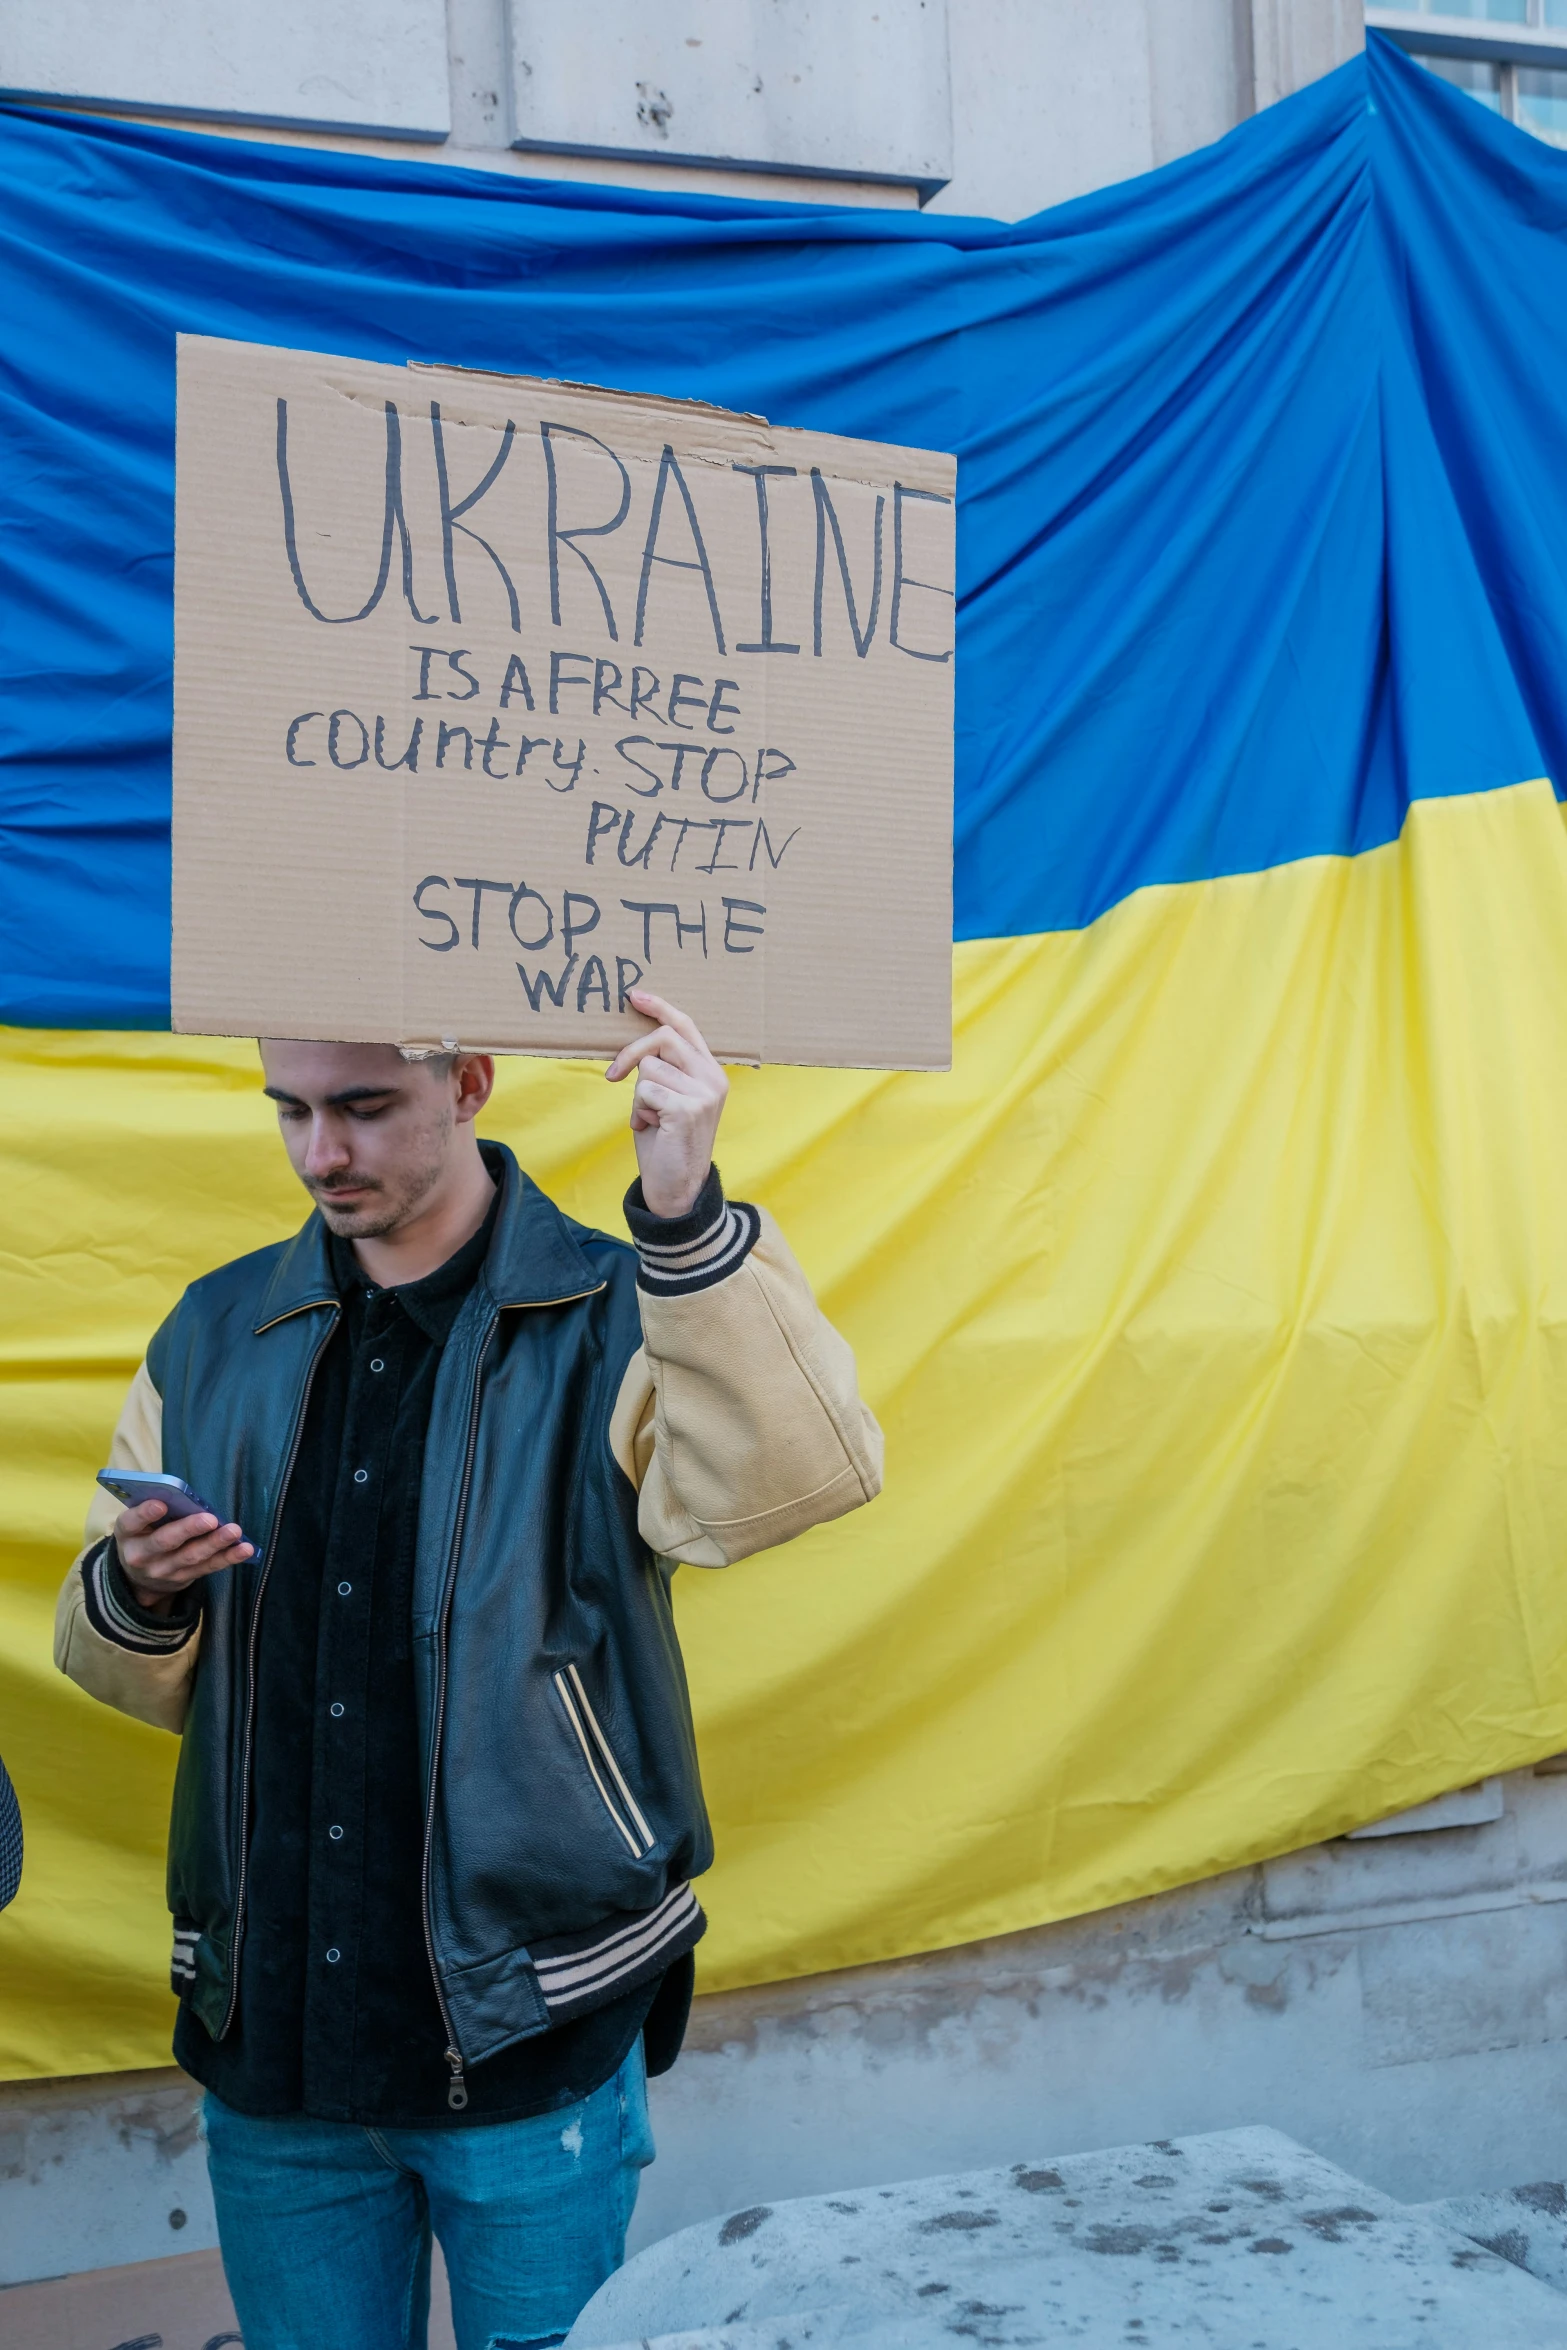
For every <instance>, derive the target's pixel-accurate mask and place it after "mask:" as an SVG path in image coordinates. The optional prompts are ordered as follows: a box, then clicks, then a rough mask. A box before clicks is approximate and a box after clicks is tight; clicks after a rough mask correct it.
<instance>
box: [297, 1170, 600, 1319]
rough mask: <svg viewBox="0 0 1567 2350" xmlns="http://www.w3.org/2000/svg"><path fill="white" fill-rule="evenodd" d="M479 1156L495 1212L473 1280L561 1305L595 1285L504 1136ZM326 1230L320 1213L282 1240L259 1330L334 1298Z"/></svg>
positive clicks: (503, 1300) (499, 1295)
mask: <svg viewBox="0 0 1567 2350" xmlns="http://www.w3.org/2000/svg"><path fill="white" fill-rule="evenodd" d="M479 1148H480V1150H481V1151H482V1152H483V1154H484V1163H485V1165H486V1166H487V1167H488V1168H489V1170H490V1173H491V1174H492V1175H493V1176H495V1177H496V1178H497V1181H498V1184H499V1188H500V1195H501V1204H500V1213H499V1215H498V1216H497V1217H496V1219H495V1233H494V1237H493V1239H492V1240H491V1242H490V1253H489V1255H488V1257H487V1258H486V1260H485V1265H484V1270H483V1272H482V1273H481V1274H480V1276H479V1278H480V1281H481V1282H482V1283H483V1284H484V1286H485V1287H486V1288H487V1289H488V1290H489V1291H490V1294H491V1295H492V1297H493V1298H494V1300H495V1303H496V1304H497V1305H498V1306H502V1307H504V1306H549V1305H563V1304H565V1303H566V1302H567V1301H568V1300H569V1299H571V1298H577V1297H585V1296H587V1295H588V1294H589V1293H590V1292H591V1291H593V1290H598V1289H602V1288H603V1286H604V1280H603V1276H602V1275H601V1274H600V1273H598V1272H597V1271H596V1270H595V1268H594V1266H593V1265H592V1263H591V1262H590V1260H589V1259H588V1257H587V1256H586V1255H585V1254H584V1252H583V1250H582V1249H581V1247H580V1246H579V1245H578V1242H577V1240H576V1238H575V1237H574V1235H573V1232H572V1227H571V1225H570V1224H569V1223H568V1221H567V1219H566V1218H565V1217H564V1216H563V1215H562V1214H561V1212H560V1210H559V1208H557V1207H556V1205H555V1203H554V1201H553V1200H551V1199H546V1197H545V1195H544V1193H543V1192H542V1191H540V1189H539V1187H538V1185H537V1184H536V1183H535V1182H533V1181H532V1179H531V1178H530V1177H529V1176H527V1175H524V1173H523V1171H522V1169H521V1168H520V1167H519V1166H518V1164H517V1162H516V1160H515V1159H514V1158H513V1156H512V1154H511V1152H510V1151H509V1150H508V1149H507V1148H506V1145H505V1144H504V1143H503V1142H481V1143H480V1145H479ZM337 1303H338V1293H337V1283H336V1282H335V1281H334V1279H333V1278H332V1263H331V1256H330V1253H329V1251H328V1247H327V1230H326V1226H325V1225H324V1224H323V1223H322V1221H321V1217H320V1213H319V1211H317V1210H312V1212H311V1215H310V1217H309V1220H308V1221H307V1222H306V1223H305V1224H304V1225H303V1226H302V1228H301V1229H300V1230H299V1231H298V1232H296V1233H295V1235H294V1237H293V1239H292V1240H291V1241H289V1242H288V1243H287V1245H286V1246H285V1248H284V1249H283V1252H282V1254H281V1255H280V1256H279V1258H278V1260H277V1263H276V1265H275V1266H274V1267H273V1269H272V1276H271V1279H270V1280H269V1281H268V1283H267V1286H266V1290H265V1293H264V1295H263V1297H262V1301H261V1311H260V1312H259V1313H258V1314H257V1316H256V1322H255V1328H256V1333H257V1335H258V1336H259V1334H260V1333H261V1332H262V1331H263V1330H268V1329H270V1328H271V1326H272V1325H273V1323H274V1322H282V1321H285V1320H287V1318H288V1316H289V1315H290V1314H299V1313H304V1312H305V1311H306V1310H307V1309H308V1308H310V1307H313V1306H335V1305H336V1304H337Z"/></svg>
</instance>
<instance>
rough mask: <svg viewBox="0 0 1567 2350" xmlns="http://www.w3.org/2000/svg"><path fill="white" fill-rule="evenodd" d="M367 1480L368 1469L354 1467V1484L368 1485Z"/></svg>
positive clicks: (368, 1477)
mask: <svg viewBox="0 0 1567 2350" xmlns="http://www.w3.org/2000/svg"><path fill="white" fill-rule="evenodd" d="M369 1482H370V1472H369V1470H368V1469H356V1470H355V1471H354V1483H355V1484H356V1485H368V1484H369Z"/></svg>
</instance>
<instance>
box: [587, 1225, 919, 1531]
mask: <svg viewBox="0 0 1567 2350" xmlns="http://www.w3.org/2000/svg"><path fill="white" fill-rule="evenodd" d="M728 1213H729V1215H730V1216H731V1217H732V1218H737V1219H738V1218H742V1217H743V1218H746V1219H754V1225H753V1229H754V1230H755V1232H756V1239H755V1242H754V1245H753V1246H752V1247H751V1249H750V1250H749V1253H748V1254H746V1256H745V1257H744V1258H743V1261H742V1262H741V1263H740V1264H739V1265H738V1267H737V1269H736V1270H734V1271H733V1272H730V1273H728V1274H726V1275H725V1276H724V1278H722V1279H721V1280H717V1281H712V1282H710V1283H708V1284H707V1285H706V1286H704V1287H700V1288H689V1289H685V1290H672V1291H671V1293H669V1294H664V1295H660V1294H658V1293H657V1292H651V1291H649V1290H648V1289H647V1288H643V1290H642V1291H641V1293H640V1296H641V1305H642V1346H641V1348H640V1349H639V1351H638V1352H637V1353H636V1354H635V1355H634V1356H633V1357H632V1359H631V1363H630V1366H629V1368H628V1369H627V1372H626V1376H625V1380H624V1382H623V1384H622V1386H621V1390H620V1396H619V1400H618V1402H617V1404H616V1407H615V1415H614V1419H613V1421H612V1423H611V1427H610V1444H611V1447H612V1449H613V1451H614V1454H615V1457H616V1459H617V1460H618V1461H619V1463H620V1465H621V1467H622V1468H623V1469H624V1470H625V1472H626V1474H627V1476H628V1477H629V1478H630V1479H631V1481H632V1483H633V1484H634V1485H635V1486H636V1488H637V1492H638V1496H639V1499H638V1508H637V1523H638V1526H639V1527H640V1529H641V1533H642V1539H643V1540H644V1542H646V1543H647V1544H648V1546H649V1548H650V1549H652V1550H656V1551H659V1552H661V1553H662V1554H663V1556H664V1557H666V1558H673V1559H682V1560H684V1561H685V1562H686V1564H687V1565H688V1566H693V1567H727V1566H732V1565H733V1564H734V1562H735V1561H736V1560H737V1559H743V1558H749V1557H750V1555H751V1553H752V1552H753V1551H758V1550H770V1549H772V1548H773V1546H774V1545H775V1544H777V1543H780V1542H789V1541H791V1540H792V1539H793V1537H794V1536H795V1535H796V1534H803V1533H804V1532H805V1531H806V1529H807V1528H808V1527H811V1526H821V1525H825V1524H826V1522H827V1521H828V1519H830V1518H841V1517H843V1516H844V1515H845V1513H846V1512H847V1511H849V1510H854V1509H858V1508H859V1507H860V1505H861V1503H862V1502H867V1501H873V1500H874V1499H875V1497H876V1495H877V1494H878V1493H879V1492H880V1491H881V1470H882V1437H881V1430H880V1429H879V1428H878V1427H877V1425H876V1422H875V1420H874V1419H873V1418H872V1417H871V1414H870V1412H869V1411H868V1410H867V1409H866V1407H865V1405H864V1404H863V1403H862V1402H861V1401H860V1393H859V1387H858V1384H857V1382H856V1379H855V1371H854V1356H853V1354H852V1353H851V1351H850V1349H849V1347H848V1344H847V1343H846V1341H845V1340H844V1339H842V1338H840V1337H839V1335H838V1333H837V1331H836V1330H835V1329H834V1328H833V1326H832V1324H831V1323H830V1322H829V1321H828V1320H827V1318H826V1316H825V1315H824V1314H823V1312H822V1310H821V1308H820V1306H819V1305H818V1304H817V1302H816V1300H815V1298H814V1297H813V1296H812V1294H811V1289H810V1284H809V1283H808V1282H807V1280H806V1278H805V1275H804V1274H803V1273H802V1272H801V1270H800V1268H799V1266H798V1264H797V1263H796V1262H795V1259H794V1257H793V1255H792V1254H791V1252H790V1249H789V1247H788V1244H787V1242H786V1241H785V1240H784V1237H783V1235H782V1233H781V1232H780V1231H779V1230H778V1227H777V1225H776V1224H774V1222H773V1220H772V1218H771V1217H770V1216H768V1215H767V1214H766V1213H765V1212H764V1211H761V1210H758V1209H755V1208H730V1209H729V1211H728ZM642 1253H643V1262H644V1264H646V1263H647V1261H648V1259H649V1258H650V1257H655V1256H656V1255H657V1253H658V1252H656V1251H655V1250H652V1249H647V1248H644V1250H643V1252H642Z"/></svg>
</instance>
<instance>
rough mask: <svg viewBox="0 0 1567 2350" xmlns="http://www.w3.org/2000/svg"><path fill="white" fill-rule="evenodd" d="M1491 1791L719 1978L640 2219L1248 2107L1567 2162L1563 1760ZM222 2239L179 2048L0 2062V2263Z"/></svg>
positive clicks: (6, 2274) (1370, 2139) (1426, 2190)
mask: <svg viewBox="0 0 1567 2350" xmlns="http://www.w3.org/2000/svg"><path fill="white" fill-rule="evenodd" d="M1495 1796H1496V1799H1495V1800H1489V1801H1488V1800H1485V1799H1483V1798H1482V1799H1476V1800H1470V1801H1468V1802H1467V1803H1460V1804H1458V1805H1455V1806H1452V1807H1449V1808H1447V1809H1445V1810H1444V1809H1442V1808H1438V1807H1428V1808H1427V1809H1426V1811H1425V1814H1424V1816H1425V1818H1426V1819H1428V1820H1433V1819H1441V1818H1443V1817H1454V1816H1456V1817H1459V1818H1463V1817H1465V1816H1468V1817H1470V1818H1471V1819H1474V1820H1475V1824H1473V1825H1468V1826H1458V1827H1445V1828H1444V1827H1436V1826H1422V1825H1421V1824H1420V1817H1419V1815H1410V1818H1411V1822H1412V1825H1411V1831H1410V1832H1409V1833H1407V1834H1400V1835H1396V1836H1388V1837H1385V1838H1377V1839H1373V1840H1363V1839H1361V1838H1358V1837H1357V1838H1355V1839H1353V1840H1346V1841H1343V1842H1339V1843H1334V1844H1329V1845H1322V1846H1318V1847H1315V1848H1313V1849H1312V1850H1310V1851H1308V1852H1304V1853H1296V1854H1292V1855H1290V1856H1288V1857H1287V1858H1285V1859H1282V1860H1278V1861H1269V1862H1266V1863H1264V1864H1263V1865H1262V1866H1260V1867H1256V1868H1250V1869H1242V1870H1237V1871H1235V1872H1234V1873H1233V1874H1231V1875H1229V1876H1225V1877H1220V1878H1216V1879H1214V1880H1213V1881H1212V1882H1211V1883H1208V1884H1205V1885H1196V1886H1190V1887H1187V1888H1185V1889H1184V1890H1182V1891H1179V1892H1175V1893H1169V1894H1164V1895H1161V1896H1159V1897H1158V1898H1157V1899H1155V1900H1151V1901H1143V1902H1134V1903H1131V1904H1128V1905H1127V1906H1126V1907H1124V1908H1122V1909H1117V1910H1111V1911H1108V1912H1106V1913H1104V1914H1103V1915H1101V1916H1098V1917H1091V1918H1083V1919H1075V1920H1069V1921H1067V1922H1065V1923H1063V1924H1060V1925H1055V1926H1047V1927H1043V1928H1041V1929H1039V1930H1038V1931H1036V1932H1032V1933H1026V1934H1014V1935H1009V1936H1006V1937H1005V1938H1003V1939H1001V1940H998V1941H994V1942H987V1943H981V1944H976V1945H972V1946H970V1947H968V1948H965V1949H961V1950H953V1951H946V1952H941V1953H937V1954H935V1955H933V1956H929V1957H925V1958H919V1959H911V1960H909V1961H907V1962H906V1963H904V1964H901V1965H897V1966H881V1967H865V1968H860V1969H856V1970H855V1971H854V1972H852V1973H848V1974H843V1975H833V1976H818V1977H815V1978H812V1979H807V1980H804V1981H800V1982H796V1983H789V1984H781V1985H773V1986H769V1987H765V1988H762V1989H758V1990H753V1991H743V1992H735V1993H729V1994H724V1995H722V1996H719V1997H715V1998H709V1999H704V2000H700V2001H699V2002H698V2003H697V2009H696V2013H695V2015H694V2017H693V2019H692V2027H691V2033H690V2037H689V2040H688V2042H687V2048H686V2053H685V2054H684V2056H683V2057H682V2058H681V2061H680V2063H679V2065H678V2066H677V2067H676V2069H675V2071H674V2072H673V2073H672V2074H670V2075H669V2076H668V2077H667V2078H666V2079H664V2080H663V2081H659V2082H655V2083H654V2085H653V2116H654V2126H655V2129H656V2132H657V2136H658V2142H659V2160H658V2162H657V2164H656V2165H655V2166H654V2168H653V2169H652V2170H651V2171H650V2172H649V2173H648V2176H647V2180H646V2183H645V2185H644V2189H643V2194H642V2200H641V2204H640V2206H639V2209H638V2212H637V2218H636V2223H635V2230H634V2235H633V2243H634V2244H642V2243H647V2242H651V2241H652V2240H654V2239H655V2238H657V2237H659V2236H662V2235H665V2234H667V2233H669V2231H670V2230H671V2229H674V2228H677V2227H683V2226H685V2225H686V2224H687V2223H688V2222H690V2221H692V2220H696V2219H700V2218H702V2217H704V2216H706V2215H708V2214H711V2213H713V2212H716V2211H723V2210H731V2209H734V2208H735V2207H736V2206H738V2205H742V2204H749V2203H757V2202H770V2201H772V2200H774V2199H775V2198H777V2197H780V2196H786V2195H805V2194H818V2193H822V2192H824V2191H828V2190H831V2189H833V2188H837V2187H851V2186H862V2185H866V2184H868V2183H871V2182H880V2181H886V2180H889V2179H896V2178H908V2177H913V2176H917V2175H920V2174H923V2173H929V2172H937V2171H952V2170H962V2169H967V2168H971V2167H976V2166H982V2165H987V2164H995V2163H1006V2162H1013V2161H1018V2160H1023V2159H1026V2158H1031V2157H1035V2156H1047V2155H1053V2154H1065V2153H1071V2152H1077V2151H1082V2150H1084V2149H1088V2148H1092V2147H1097V2146H1109V2145H1117V2144H1124V2143H1127V2142H1131V2141H1136V2140H1143V2139H1149V2138H1159V2137H1166V2136H1173V2135H1179V2134H1181V2133H1184V2132H1189V2131H1195V2130H1211V2129H1225V2128H1230V2127H1233V2126H1238V2125H1240V2124H1243V2123H1248V2122H1268V2123H1272V2124H1273V2125H1274V2126H1275V2127H1277V2128H1280V2129H1283V2130H1286V2131H1288V2132H1289V2133H1290V2134H1291V2135H1292V2136H1294V2137H1296V2138H1299V2139H1301V2140H1303V2141H1304V2142H1305V2143H1306V2144H1307V2145H1309V2146H1312V2147H1314V2148H1315V2149H1316V2150H1317V2151H1318V2152H1319V2153H1322V2154H1325V2155H1328V2156H1330V2157H1331V2158H1332V2160H1334V2161H1335V2162H1338V2163H1340V2164H1342V2165H1343V2167H1344V2168H1345V2169H1346V2170H1349V2171H1352V2172H1353V2173H1354V2174H1355V2175H1356V2176H1357V2177H1360V2178H1364V2179H1367V2180H1368V2181H1370V2182H1371V2183H1372V2184H1373V2185H1375V2186H1379V2187H1381V2188H1383V2189H1385V2190H1386V2191H1387V2192H1388V2193H1390V2194H1392V2195H1395V2196H1397V2197H1398V2198H1399V2199H1400V2200H1402V2201H1421V2200H1425V2199H1428V2198H1432V2197H1436V2196H1445V2195H1453V2194H1460V2193H1465V2192H1472V2191H1476V2190H1481V2189H1487V2188H1493V2187H1505V2186H1514V2185H1520V2184H1523V2183H1525V2182H1527V2181H1531V2180H1535V2179H1542V2178H1551V2179H1563V2178H1567V1777H1563V1776H1559V1775H1555V1774H1547V1775H1543V1776H1542V1775H1537V1774H1535V1773H1532V1772H1517V1773H1514V1774H1513V1775H1512V1776H1511V1777H1509V1778H1508V1779H1506V1780H1504V1781H1500V1782H1497V1783H1495ZM1487 1812H1490V1813H1492V1814H1494V1816H1493V1817H1490V1818H1486V1817H1484V1816H1483V1815H1484V1814H1485V1813H1487ZM1476 1815H1481V1816H1478V1817H1476ZM213 2241H214V2231H213V2224H212V2207H211V2201H210V2198H209V2196H208V2194H207V2189H206V2182H205V2177H204V2174H203V2170H202V2162H201V2153H200V2148H199V2145H198V2143H197V2124H196V2102H195V2093H194V2091H193V2090H192V2088H191V2086H190V2084H189V2083H187V2082H186V2081H185V2080H184V2079H183V2078H182V2076H180V2075H179V2074H177V2073H173V2072H170V2073H167V2074H139V2075H135V2076H121V2077H119V2078H114V2079H109V2080H104V2081H85V2082H38V2083H32V2084H17V2085H14V2086H12V2087H10V2088H0V2283H14V2282H20V2281H23V2280H25V2279H27V2278H32V2277H39V2276H48V2275H58V2274H63V2273H67V2272H69V2271H72V2270H75V2269H81V2268H90V2267H96V2266H104V2267H107V2266H111V2265H114V2264H116V2263H120V2262H130V2261H141V2260H150V2259H155V2258H157V2257H158V2256H159V2255H161V2254H166V2253H169V2252H171V2251H175V2250H179V2251H186V2250H196V2249H199V2248H201V2247H203V2246H207V2245H210V2244H211V2243H212V2242H213Z"/></svg>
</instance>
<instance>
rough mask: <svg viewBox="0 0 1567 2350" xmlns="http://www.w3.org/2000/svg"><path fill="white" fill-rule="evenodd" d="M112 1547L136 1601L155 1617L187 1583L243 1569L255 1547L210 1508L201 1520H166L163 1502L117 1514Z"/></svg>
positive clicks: (140, 1506)
mask: <svg viewBox="0 0 1567 2350" xmlns="http://www.w3.org/2000/svg"><path fill="white" fill-rule="evenodd" d="M164 1519H167V1520H168V1522H167V1524H163V1523H162V1522H161V1521H162V1520H164ZM114 1547H115V1549H116V1550H117V1551H118V1552H119V1554H120V1565H121V1567H122V1569H123V1570H124V1574H125V1580H126V1582H127V1583H129V1585H130V1587H131V1590H132V1591H133V1592H134V1594H135V1596H136V1599H137V1601H138V1603H139V1604H140V1605H141V1606H142V1607H144V1608H150V1609H151V1611H152V1613H153V1614H154V1615H159V1616H161V1615H166V1614H167V1613H168V1610H169V1609H170V1608H171V1607H172V1606H173V1604H174V1601H175V1600H176V1599H177V1598H178V1596H179V1594H180V1593H181V1592H182V1591H183V1590H184V1589H185V1587H186V1585H187V1584H190V1583H196V1582H199V1581H200V1579H201V1577H202V1576H203V1575H214V1574H216V1573H217V1571H218V1569H219V1567H238V1566H242V1565H243V1564H244V1562H245V1560H246V1559H248V1558H249V1557H251V1555H252V1548H253V1546H252V1545H251V1544H250V1543H248V1542H246V1541H244V1540H243V1539H242V1537H241V1534H240V1530H239V1528H238V1527H237V1526H222V1525H219V1523H218V1521H217V1519H216V1518H215V1517H214V1516H213V1515H212V1513H211V1511H210V1510H209V1511H205V1512H203V1513H202V1515H200V1516H199V1517H194V1518H170V1517H169V1516H168V1504H167V1502H162V1501H141V1502H138V1503H137V1505H136V1507H135V1508H134V1509H132V1510H121V1512H120V1514H119V1516H118V1517H117V1518H116V1519H115V1521H114Z"/></svg>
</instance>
